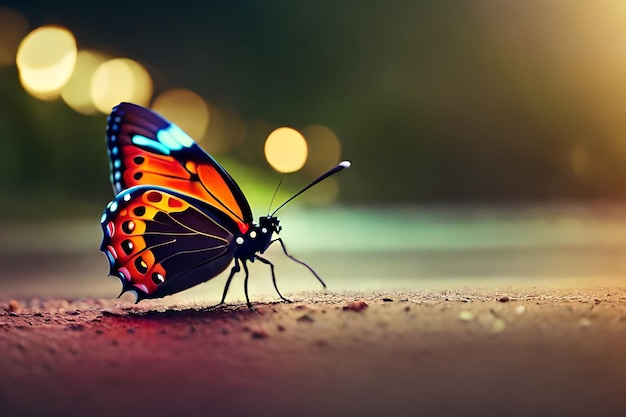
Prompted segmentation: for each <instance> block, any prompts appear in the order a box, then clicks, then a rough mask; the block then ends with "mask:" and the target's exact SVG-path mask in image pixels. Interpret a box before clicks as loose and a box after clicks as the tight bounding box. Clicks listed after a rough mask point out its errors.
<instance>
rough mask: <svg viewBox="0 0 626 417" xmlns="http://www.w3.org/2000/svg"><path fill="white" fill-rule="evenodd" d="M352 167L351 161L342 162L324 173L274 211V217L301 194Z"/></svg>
mask: <svg viewBox="0 0 626 417" xmlns="http://www.w3.org/2000/svg"><path fill="white" fill-rule="evenodd" d="M350 165H351V164H350V161H341V162H339V163H338V164H337V166H335V167H334V168H332V169H330V170H329V171H327V172H325V173H323V174H322V175H320V176H319V177H317V178H316V179H315V180H313V182H311V183H310V184H309V185H307V186H306V187H304V188H303V189H301V190H300V191H298V192H297V193H296V194H294V195H293V196H292V197H291V198H290V199H289V200H287V201H285V202H284V203H283V204H281V205H280V206H278V208H277V209H276V210H274V212H273V213H272V217H273V216H274V214H276V212H277V211H278V210H280V209H281V208H283V207H284V206H285V205H287V203H289V202H290V201H291V200H293V199H294V198H296V197H298V196H299V195H300V194H302V193H303V192H305V191H306V190H308V189H309V188H311V187H313V186H314V185H315V184H317V183H319V182H321V181H324V180H325V179H326V178H328V177H330V176H331V175H334V174H336V173H338V172H339V171H341V170H343V169H345V168H350Z"/></svg>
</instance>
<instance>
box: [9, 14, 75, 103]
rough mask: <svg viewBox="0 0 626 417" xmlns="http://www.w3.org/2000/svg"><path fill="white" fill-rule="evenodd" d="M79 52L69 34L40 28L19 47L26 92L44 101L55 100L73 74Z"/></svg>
mask: <svg viewBox="0 0 626 417" xmlns="http://www.w3.org/2000/svg"><path fill="white" fill-rule="evenodd" d="M77 53H78V49H77V46H76V39H75V38H74V35H73V34H72V32H70V31H69V30H67V29H65V28H63V27H59V26H41V27H39V28H37V29H35V30H33V31H32V32H30V33H29V34H28V35H26V37H25V38H24V39H23V40H22V42H21V43H20V45H19V47H18V51H17V57H16V63H17V68H18V70H19V72H20V81H21V82H22V85H23V86H24V89H25V90H26V91H28V92H29V93H30V94H31V95H33V96H35V97H37V98H40V99H42V100H53V99H55V98H57V97H58V96H59V93H60V90H61V88H62V87H63V85H65V83H66V82H67V81H68V80H69V78H70V76H71V75H72V71H73V70H74V64H75V63H76V56H77Z"/></svg>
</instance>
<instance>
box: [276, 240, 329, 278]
mask: <svg viewBox="0 0 626 417" xmlns="http://www.w3.org/2000/svg"><path fill="white" fill-rule="evenodd" d="M274 242H278V243H280V246H282V248H283V252H285V255H287V257H288V258H289V259H291V260H292V261H294V262H297V263H299V264H300V265H304V266H305V267H306V268H307V269H308V270H309V271H311V273H312V274H313V275H315V278H317V280H318V281H319V282H320V283H321V284H322V286H323V287H324V288H326V283H325V282H324V281H322V278H320V276H319V275H317V273H316V272H315V271H314V270H313V268H311V267H310V266H309V265H307V264H306V263H304V262H302V261H301V260H300V259H298V258H295V257H293V256H291V255H289V253H288V252H287V248H286V247H285V244H284V243H283V240H282V239H281V238H277V239H274V240H272V241H271V242H270V245H271V244H272V243H274Z"/></svg>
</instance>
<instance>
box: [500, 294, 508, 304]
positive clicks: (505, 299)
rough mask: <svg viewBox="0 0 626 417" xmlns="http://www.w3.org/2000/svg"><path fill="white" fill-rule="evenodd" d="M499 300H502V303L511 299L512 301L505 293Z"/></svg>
mask: <svg viewBox="0 0 626 417" xmlns="http://www.w3.org/2000/svg"><path fill="white" fill-rule="evenodd" d="M498 301H500V302H501V303H508V302H509V301H511V299H510V298H509V296H508V295H504V296H502V297H500V299H499V300H498Z"/></svg>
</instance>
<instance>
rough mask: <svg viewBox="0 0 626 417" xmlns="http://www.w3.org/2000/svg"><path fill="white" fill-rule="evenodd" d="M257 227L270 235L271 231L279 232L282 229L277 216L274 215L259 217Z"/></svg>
mask: <svg viewBox="0 0 626 417" xmlns="http://www.w3.org/2000/svg"><path fill="white" fill-rule="evenodd" d="M259 227H260V228H261V230H263V229H265V230H267V232H269V233H270V235H271V234H272V232H275V233H276V234H279V233H280V231H281V230H283V227H282V226H281V225H280V220H279V219H278V217H275V216H265V217H260V218H259Z"/></svg>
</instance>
